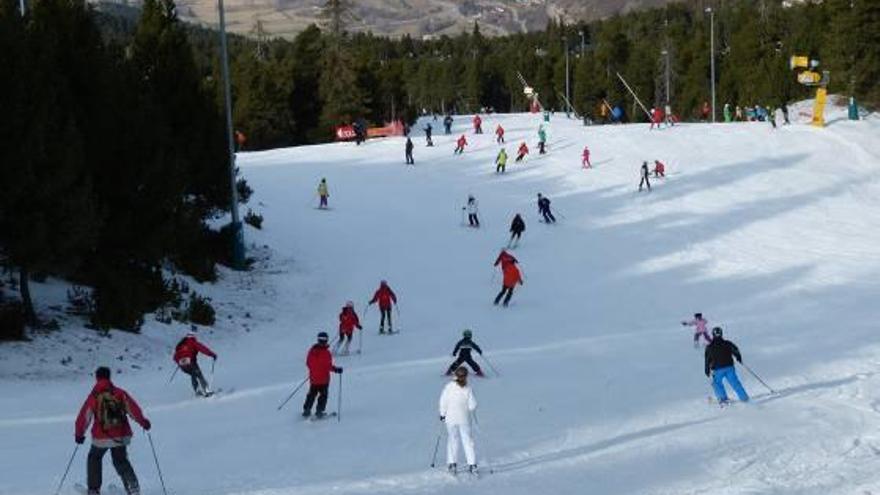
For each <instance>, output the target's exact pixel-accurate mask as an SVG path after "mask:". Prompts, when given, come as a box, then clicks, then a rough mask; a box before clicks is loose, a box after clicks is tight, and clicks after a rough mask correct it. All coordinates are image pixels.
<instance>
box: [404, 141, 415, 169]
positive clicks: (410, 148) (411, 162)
mask: <svg viewBox="0 0 880 495" xmlns="http://www.w3.org/2000/svg"><path fill="white" fill-rule="evenodd" d="M413 147H414V146H413V142H412V139H410V137H409V136H407V138H406V164H407V165H415V164H416V161H415V160H413V154H412V153H413Z"/></svg>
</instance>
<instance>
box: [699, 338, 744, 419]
mask: <svg viewBox="0 0 880 495" xmlns="http://www.w3.org/2000/svg"><path fill="white" fill-rule="evenodd" d="M734 359H736V360H737V361H738V362H740V363H741V362H742V355H741V354H740V353H739V349H738V348H737V347H736V345H735V344H734V343H733V342H731V341H729V340H724V338H723V337H722V330H721V327H715V328H713V329H712V342H711V343H710V344H709V345H708V346H706V360H705V372H706V376H707V377H708V376H710V374H711V376H712V389H713V390H714V391H715V397H716V398H717V399H718V403H719V404H726V403H727V402H729V401H728V399H727V391H726V390H724V383H723V380H725V379H726V380H727V383H729V384H730V386H731V387H732V388H733V390H734V392H736V395H737V396H738V397H739V400H741V401H742V402H748V400H749V394H747V393H746V390H745V389H744V388H743V386H742V383H740V381H739V377H737V376H736V368H735V367H734V363H733V360H734Z"/></svg>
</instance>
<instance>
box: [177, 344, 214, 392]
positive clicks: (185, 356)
mask: <svg viewBox="0 0 880 495" xmlns="http://www.w3.org/2000/svg"><path fill="white" fill-rule="evenodd" d="M199 353H202V354H204V355H206V356H208V357H210V358H212V359H213V360H214V361H216V360H217V354H215V353H214V351H212V350H211V349H208V347H207V346H205V345H204V344H202V343H201V342H199V341H198V339H196V335H195V334H194V333H192V332H189V333H188V334H186V336H185V337H184V338H182V339H181V340H180V342H178V343H177V346H175V347H174V362H175V363H177V366H179V367H180V371H182V372H184V373H186V374H187V375H189V377H190V380H191V381H192V388H193V392H195V394H196V395H199V396H204V397H210V396H211V395H213V394H214V392H212V391H211V389H210V388H208V381H207V380H205V375H203V374H202V369H201V368H199V362H198V360H197V359H196V358H197V356H198V355H199ZM199 386H201V388H199Z"/></svg>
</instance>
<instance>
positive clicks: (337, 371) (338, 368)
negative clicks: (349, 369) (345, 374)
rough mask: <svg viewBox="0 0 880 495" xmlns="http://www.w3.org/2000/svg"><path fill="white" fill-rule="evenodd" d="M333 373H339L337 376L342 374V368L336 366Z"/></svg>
mask: <svg viewBox="0 0 880 495" xmlns="http://www.w3.org/2000/svg"><path fill="white" fill-rule="evenodd" d="M333 372H334V373H339V374H340V375H341V374H342V367H341V366H337V367H336V368H334V369H333Z"/></svg>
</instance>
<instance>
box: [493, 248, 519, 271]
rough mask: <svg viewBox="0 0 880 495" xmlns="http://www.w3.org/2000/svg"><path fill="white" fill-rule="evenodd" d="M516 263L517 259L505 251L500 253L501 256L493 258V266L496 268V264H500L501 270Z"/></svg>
mask: <svg viewBox="0 0 880 495" xmlns="http://www.w3.org/2000/svg"><path fill="white" fill-rule="evenodd" d="M516 262H517V259H516V258H514V257H513V255H512V254H510V253H508V252H507V251H501V254H499V255H498V257H497V258H495V265H494V266H498V264H499V263H500V264H501V269H502V270H503V269H504V267H505V266H507V265H509V264H512V263H516Z"/></svg>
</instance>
